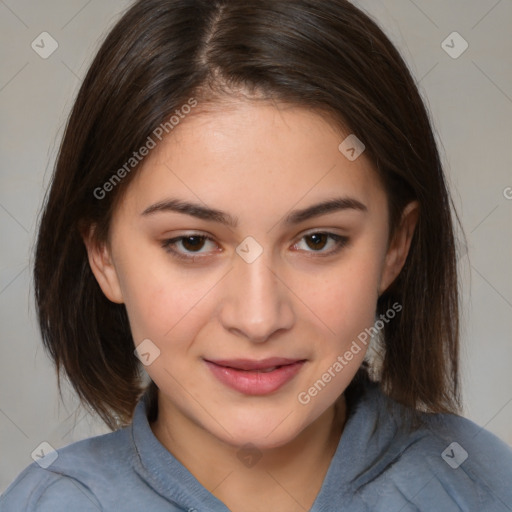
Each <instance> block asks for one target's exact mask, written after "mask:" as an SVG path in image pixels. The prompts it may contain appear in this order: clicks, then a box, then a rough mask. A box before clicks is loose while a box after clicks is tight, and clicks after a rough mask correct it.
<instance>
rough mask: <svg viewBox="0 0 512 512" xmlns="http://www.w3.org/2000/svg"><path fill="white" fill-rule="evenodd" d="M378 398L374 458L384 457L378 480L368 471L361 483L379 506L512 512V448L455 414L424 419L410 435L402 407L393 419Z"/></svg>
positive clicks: (379, 463)
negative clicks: (387, 502)
mask: <svg viewBox="0 0 512 512" xmlns="http://www.w3.org/2000/svg"><path fill="white" fill-rule="evenodd" d="M379 393H380V392H377V391H375V390H374V391H373V394H374V397H373V398H372V400H371V402H373V404H374V406H375V400H377V401H378V402H379V405H381V406H380V407H379V406H377V407H376V418H375V419H376V422H377V424H378V425H379V428H378V429H377V430H381V433H380V434H376V435H377V437H378V441H377V442H376V445H378V449H376V450H375V452H374V453H375V454H377V453H378V454H379V457H380V459H379V461H378V462H377V463H376V464H375V465H376V466H379V470H378V475H376V473H375V472H373V473H372V472H371V471H370V472H367V474H366V476H365V478H362V479H361V480H360V483H361V484H362V485H363V487H368V488H371V489H372V491H371V492H370V493H369V495H371V496H373V498H371V500H372V501H374V502H375V504H376V503H377V501H376V500H377V498H376V497H377V496H378V500H379V503H380V504H382V503H383V502H385V500H386V497H389V499H390V500H396V499H397V496H400V500H402V501H403V502H404V503H406V504H408V505H406V508H405V510H408V508H407V506H409V507H411V505H414V506H416V507H417V508H418V509H419V510H431V509H432V507H433V508H435V509H438V510H486V511H489V512H491V511H507V510H508V511H510V510H512V485H511V483H512V448H511V447H510V446H508V445H507V444H506V443H504V442H503V441H502V440H501V439H499V438H498V437H497V436H495V435H494V434H492V433H491V432H489V431H487V430H485V429H484V428H482V427H480V426H478V425H477V424H476V423H474V422H472V421H471V420H468V419H466V418H463V417H461V416H458V415H454V414H424V415H423V425H422V426H421V427H420V428H417V429H415V430H406V429H404V428H403V427H402V425H401V423H400V420H399V419H398V418H399V417H400V410H401V409H402V406H400V405H398V404H396V403H394V405H393V408H394V409H393V410H394V414H393V419H390V417H389V416H386V414H387V413H388V409H386V408H385V407H382V403H383V402H385V401H386V399H385V398H384V397H382V396H380V397H379V396H377V395H378V394H379ZM382 429H384V430H385V431H386V432H387V433H386V434H385V435H383V434H382ZM384 453H385V455H383V454H384ZM375 491H378V492H377V493H376V492H375ZM376 509H378V510H381V509H380V508H376Z"/></svg>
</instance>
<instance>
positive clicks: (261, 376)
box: [205, 357, 306, 395]
mask: <svg viewBox="0 0 512 512" xmlns="http://www.w3.org/2000/svg"><path fill="white" fill-rule="evenodd" d="M305 362H306V360H305V359H289V358H282V357H271V358H268V359H262V360H259V361H255V360H250V359H229V360H228V359H222V360H205V363H206V365H207V366H208V368H209V369H210V371H211V372H212V374H213V375H214V376H215V377H216V378H217V379H218V380H219V381H220V382H221V383H222V384H224V385H226V386H228V387H229V388H231V389H235V390H236V391H238V392H240V393H243V394H246V395H265V394H268V393H272V392H274V391H277V390H278V389H279V388H281V387H282V386H284V384H286V383H287V382H289V381H290V380H291V379H292V378H293V377H294V376H295V375H296V374H297V373H298V372H299V371H300V370H301V368H302V366H303V365H304V363H305Z"/></svg>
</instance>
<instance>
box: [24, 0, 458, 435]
mask: <svg viewBox="0 0 512 512" xmlns="http://www.w3.org/2000/svg"><path fill="white" fill-rule="evenodd" d="M237 90H238V91H239V90H243V91H246V93H247V94H248V95H249V96H250V95H254V97H256V96H258V97H260V98H261V97H263V98H268V99H270V100H272V101H274V100H275V101H277V102H280V101H281V102H286V103H290V104H293V105H297V106H302V107H305V108H310V109H313V110H315V111H318V112H323V113H325V114H326V115H328V116H329V117H330V118H332V119H334V120H336V121H337V122H338V123H339V126H340V127H348V128H349V130H350V133H353V134H355V135H356V136H357V137H358V138H359V139H360V140H361V141H363V142H364V144H365V146H366V150H365V155H366V156H367V157H368V158H369V159H370V161H371V162H372V164H373V167H374V168H375V171H376V172H377V173H378V175H379V177H380V178H381V180H382V182H383V184H384V186H385V188H386V192H387V197H388V204H389V221H390V236H391V235H392V233H393V230H394V229H395V228H396V226H397V223H398V222H399V219H400V214H401V212H402V210H403V208H404V206H405V205H406V204H407V203H408V202H410V201H412V200H417V201H418V202H419V205H420V215H419V220H418V224H417V227H416V231H415V233H414V236H413V239H412V244H411V248H410V252H409V255H408V257H407V260H406V263H405V266H404V268H403V269H402V271H401V273H400V275H399V276H398V278H397V279H396V280H395V282H394V283H393V284H392V286H391V287H390V288H389V289H388V290H386V291H385V292H384V294H383V295H381V297H380V298H379V300H378V303H377V315H379V314H383V313H385V312H386V311H387V310H389V309H390V308H391V307H392V305H393V304H395V303H396V302H398V303H399V304H401V305H402V306H403V310H402V311H401V313H400V314H399V315H398V316H397V318H396V319H394V320H393V321H390V322H388V323H386V325H385V326H384V329H383V340H384V348H385V353H384V360H383V365H382V369H381V373H380V382H381V384H382V387H383V389H384V390H386V392H387V393H388V394H389V395H390V396H391V397H393V398H395V399H396V400H398V401H399V402H401V403H403V404H405V405H406V406H408V407H409V408H410V409H411V410H413V411H416V410H427V411H430V412H456V411H457V410H458V408H459V407H460V397H459V375H458V350H459V349H458V336H459V334H458V332H459V325H458V322H459V320H458V290H457V273H456V254H455V244H454V233H453V222H454V219H455V218H456V217H455V218H454V219H452V204H451V200H450V197H449V194H448V191H447V187H446V183H445V178H444V175H443V170H442V166H441V162H440V158H439V154H438V150H437V147H436V142H435V138H434V135H433V132H432V128H431V126H430V122H429V117H428V114H427V111H426V109H425V106H424V104H423V101H422V99H421V97H420V94H419V92H418V89H417V86H416V84H415V81H414V79H413V78H412V76H411V74H410V72H409V70H408V68H407V66H406V64H405V63H404V61H403V59H402V58H401V56H400V54H399V52H398V51H397V50H396V49H395V47H394V46H393V44H392V43H391V42H390V41H389V39H388V38H387V37H386V35H385V34H384V33H383V31H382V30H381V29H380V28H379V27H378V26H377V25H376V23H375V22H374V21H372V19H371V18H370V17H369V16H368V15H366V14H365V13H363V12H362V11H361V10H359V9H357V8H356V7H354V6H353V5H352V4H351V3H349V2H348V1H346V0H329V1H326V0H293V1H290V0H251V1H250V2H240V0H143V1H138V2H136V3H135V4H134V5H133V6H132V7H131V8H130V9H129V10H128V11H127V12H126V13H125V14H124V16H123V17H122V18H121V19H120V20H119V21H118V22H117V24H116V25H115V26H114V28H113V29H112V30H111V31H110V33H109V34H108V36H107V38H106V40H105V41H104V42H103V44H102V46H101V47H100V49H99V52H98V54H97V55H96V57H95V59H94V61H93V63H92V65H91V66H90V69H89V71H88V73H87V76H86V77H85V80H84V82H83V84H82V86H81V88H80V91H79V93H78V96H77V98H76V101H75V103H74V106H73V109H72V112H71V115H70V117H69V121H68V124H67V127H66V131H65V134H64V137H63V140H62V144H61V147H60V151H59V155H58V158H57V162H56V167H55V171H54V175H53V180H52V183H51V187H50V189H49V192H48V195H47V198H46V203H45V206H44V211H43V214H42V218H41V223H40V228H39V235H38V240H37V247H36V255H35V268H34V278H35V293H36V302H37V312H38V319H39V323H40V328H41V333H42V339H43V343H44V345H45V347H46V349H47V351H48V352H49V354H50V355H51V357H52V359H53V360H54V362H55V364H56V367H57V374H58V377H59V378H58V383H59V389H60V388H61V381H60V377H61V372H62V370H64V372H65V374H66V375H67V377H68V378H69V380H70V382H71V384H72V385H73V387H74V389H75V390H76V392H77V393H78V395H79V397H80V399H81V401H82V403H83V404H84V405H85V406H87V407H88V408H89V409H90V410H92V411H95V412H96V413H98V414H99V416H100V417H101V418H102V419H103V420H104V421H105V422H106V424H107V425H108V426H109V427H110V428H112V429H115V428H117V427H119V426H122V425H126V424H128V423H129V422H130V420H131V417H132V414H133V410H134V407H135V404H136V402H137V400H138V399H139V398H140V395H141V394H142V393H143V392H144V391H145V389H146V388H145V386H144V385H143V381H142V379H141V376H142V372H141V366H140V363H139V361H138V359H137V358H136V357H135V355H134V343H133V340H132V336H131V332H130V327H129V323H128V318H127V313H126V309H125V306H124V305H123V304H115V303H112V302H110V301H109V300H108V299H107V298H106V297H105V296H104V294H103V293H102V291H101V289H100V287H99V285H98V283H97V282H96V280H95V278H94V275H93V274H92V271H91V269H90V266H89V263H88V259H87V253H86V249H85V246H84V243H83V240H82V237H81V233H82V232H83V230H84V229H87V228H88V227H90V226H94V227H95V231H94V233H95V235H94V236H95V238H96V240H97V242H99V243H101V242H104V241H106V240H107V239H108V234H109V223H110V219H111V215H112V212H113V210H114V208H115V206H116V204H117V203H118V202H119V200H120V199H121V198H122V194H123V191H124V190H125V189H126V187H127V186H128V185H129V183H130V181H131V179H132V178H133V176H134V175H135V173H136V171H137V166H134V168H133V170H131V171H130V172H127V173H124V174H125V175H123V179H122V180H120V181H119V183H116V185H115V186H114V187H112V190H110V191H109V192H108V193H107V194H105V195H104V197H102V198H98V197H97V196H98V194H97V193H96V194H95V190H97V189H98V187H102V186H103V184H104V183H106V182H107V181H108V180H109V179H111V177H112V175H113V174H114V173H115V172H116V170H118V169H120V168H122V167H123V165H125V164H126V162H127V161H128V160H129V159H130V157H131V156H132V155H133V152H134V151H136V150H138V149H139V148H141V147H142V146H144V144H146V142H147V138H148V136H150V135H151V134H152V133H153V132H154V130H155V129H156V128H157V127H158V126H159V125H161V123H163V122H166V121H167V120H168V119H169V116H171V115H172V114H173V113H174V112H175V111H176V109H179V108H180V107H181V106H182V105H184V104H185V103H187V101H188V100H189V99H190V98H191V97H194V98H195V99H196V100H197V101H198V102H199V104H201V103H203V104H204V103H207V102H215V98H222V97H225V96H228V97H229V96H230V95H232V94H234V92H233V91H237ZM191 115H193V114H191ZM340 142H341V139H340ZM366 372H367V367H366V366H365V365H363V366H362V367H361V368H360V370H359V372H358V375H357V377H356V378H355V379H354V381H353V382H352V383H351V385H350V386H349V389H348V390H347V391H350V389H351V386H354V385H356V383H357V382H359V381H360V380H361V378H364V377H365V375H366ZM151 389H152V392H153V394H154V393H155V390H156V387H155V385H154V383H151Z"/></svg>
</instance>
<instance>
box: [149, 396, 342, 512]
mask: <svg viewBox="0 0 512 512" xmlns="http://www.w3.org/2000/svg"><path fill="white" fill-rule="evenodd" d="M158 395H159V396H158V411H159V413H158V416H157V419H156V421H155V422H154V423H152V424H151V429H152V431H153V433H154V434H155V436H156V437H157V439H158V440H159V441H160V442H161V443H162V444H163V445H164V446H165V447H166V448H167V450H169V451H170V452H171V453H172V454H173V455H174V457H175V458H176V459H178V460H179V461H180V462H181V463H182V464H183V465H184V466H185V467H186V468H187V469H188V470H189V471H190V472H191V473H192V474H193V475H194V477H195V478H196V479H197V480H198V481H199V482H200V483H201V485H202V486H203V487H205V488H206V489H208V490H209V491H210V492H211V493H212V494H213V495H215V496H216V497H217V498H218V499H220V500H221V501H222V502H224V503H225V504H226V506H228V508H229V509H230V510H231V511H233V512H237V511H238V510H247V508H248V507H249V508H250V509H251V510H254V511H257V510H259V509H258V506H259V505H260V506H261V510H268V507H266V505H268V503H272V504H273V505H274V504H275V505H276V506H277V504H279V506H278V507H277V509H279V510H287V511H290V512H292V511H294V510H300V511H302V512H303V511H304V510H309V508H310V507H311V505H312V504H313V502H314V500H315V498H316V496H317V494H318V492H319V490H320V488H321V486H322V483H323V480H324V478H325V475H326V473H327V470H328V469H329V465H330V462H331V459H332V457H333V455H334V453H335V451H336V448H337V446H338V443H339V440H340V437H341V433H342V430H343V427H344V425H345V420H346V402H345V398H344V396H343V395H341V396H340V398H339V399H338V400H337V401H336V403H335V404H333V405H332V406H331V407H329V408H328V409H327V410H326V411H325V412H324V413H323V414H322V415H320V416H319V417H318V418H317V419H316V420H315V421H314V422H313V423H311V424H310V425H308V426H307V427H306V428H305V429H304V430H303V431H302V432H300V434H299V435H297V436H296V437H295V438H294V439H293V440H292V441H290V442H289V443H287V444H286V445H282V446H279V447H276V448H272V449H268V450H264V451H259V450H256V449H255V450H251V449H250V448H242V449H240V447H234V446H232V445H229V444H226V443H224V442H223V441H221V440H219V439H218V438H216V437H214V436H213V435H211V434H210V433H209V432H207V431H206V430H204V429H203V428H202V427H201V426H199V425H198V424H196V423H194V422H192V421H190V420H189V419H188V418H186V417H184V416H183V415H182V414H181V413H180V412H179V411H178V410H176V409H175V408H173V407H172V404H170V403H169V401H165V400H163V399H162V394H161V393H160V392H159V393H158ZM198 446H200V447H201V449H200V450H198V449H197V447H198ZM274 508H276V507H274Z"/></svg>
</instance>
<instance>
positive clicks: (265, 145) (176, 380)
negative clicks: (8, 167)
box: [84, 100, 418, 511]
mask: <svg viewBox="0 0 512 512" xmlns="http://www.w3.org/2000/svg"><path fill="white" fill-rule="evenodd" d="M347 135H348V134H340V133H339V130H337V129H335V128H334V126H333V124H332V123H329V122H328V121H326V120H325V118H323V117H321V116H320V115H319V114H316V113H314V112H312V111H309V110H306V109H303V108H298V107H290V106H286V107H285V106H284V105H279V106H276V105H274V104H270V103H262V102H255V101H248V100H233V101H232V102H231V103H229V104H223V105H222V108H218V109H210V110H209V111H205V112H199V111H198V113H194V114H191V115H189V116H188V117H187V118H186V119H185V120H184V121H182V122H181V124H180V125H178V126H177V127H176V128H175V129H174V130H173V132H171V133H170V135H169V136H168V137H167V138H166V139H164V140H163V142H162V143H160V144H159V145H158V147H157V148H156V149H154V150H153V151H152V152H151V153H150V155H149V156H148V157H147V158H146V159H145V161H144V164H143V166H142V168H141V169H139V171H137V175H136V176H135V177H134V179H133V181H132V182H131V183H130V185H129V186H128V188H127V190H126V192H125V194H124V196H123V198H122V200H121V201H120V203H119V205H118V207H117V209H116V211H115V212H114V215H113V218H112V223H111V230H110V235H109V240H108V243H106V244H97V243H95V242H94V238H93V236H92V231H91V234H90V235H89V236H87V237H85V240H84V241H85V243H86V246H87V250H88V254H89V261H90V265H91V268H92V270H93V272H94V274H95V276H96V279H97V281H98V283H99V285H100V286H101V288H102V290H103V292H104V293H105V295H106V296H107V297H108V298H109V299H110V300H111V301H113V302H117V303H124V304H125V305H126V308H127V312H128V316H129V320H130V326H131V330H132V334H133V339H134V341H135V345H138V344H139V343H141V341H142V340H144V339H148V338H149V339H150V340H151V342H152V343H153V344H154V345H155V346H157V347H158V349H159V350H160V355H159V356H158V357H157V358H156V359H155V360H154V361H153V362H152V363H151V364H150V365H149V366H146V367H145V369H146V371H147V372H148V373H149V375H150V377H151V378H152V379H153V381H154V382H155V383H156V384H157V386H158V388H159V398H158V409H159V414H158V419H157V420H156V421H155V422H154V423H153V424H152V425H151V428H152V430H153V432H154V434H155V436H156V437H157V438H158V439H159V440H160V442H161V443H162V444H163V445H164V446H165V447H166V448H167V449H168V450H169V451H170V452H171V453H173V455H174V456H175V457H176V458H177V459H178V460H180V461H181V463H182V464H183V465H184V466H186V467H187V468H188V469H189V471H190V472H191V473H192V474H193V475H194V476H195V477H196V478H197V479H198V480H199V482H200V483H201V484H202V485H203V486H205V487H206V488H207V489H208V490H210V492H212V493H213V494H214V495H215V496H217V497H218V498H219V499H220V500H222V501H223V502H224V503H225V504H226V505H227V506H228V507H229V508H230V510H233V511H243V510H247V509H248V506H250V510H251V511H259V510H261V511H263V510H265V511H266V510H268V509H269V508H268V507H269V506H270V505H271V506H272V507H273V509H276V510H288V511H294V510H302V511H303V510H309V508H310V507H311V505H312V504H313V502H314V499H315V497H316V495H317V493H318V491H319V490H320V487H321V485H322V481H323V479H324V477H325V473H326V472H327V470H328V467H329V464H330V461H331V458H332V456H333V454H334V452H335V450H336V447H337V444H338V442H339V439H340V436H341V433H342V430H343V426H344V422H345V415H346V408H345V401H344V397H343V392H344V390H345V389H346V387H347V386H348V384H349V383H350V381H351V379H352V378H353V376H354V375H355V373H356V371H357V369H358V367H359V366H360V364H361V362H362V360H363V357H364V355H365V350H361V351H360V352H359V353H358V354H357V355H355V356H354V358H353V359H352V360H351V361H350V362H349V364H348V365H347V366H346V367H344V369H343V371H341V372H339V373H337V374H336V377H335V378H333V379H332V380H331V381H330V382H329V383H328V385H326V386H325V388H324V389H323V390H322V391H320V392H319V393H318V394H317V396H315V397H313V398H312V399H311V401H310V402H309V403H308V404H306V405H304V404H301V403H300V402H299V401H298V399H297V396H298V394H299V393H300V392H303V391H307V390H308V388H310V387H311V386H312V384H313V383H314V382H316V381H317V380H318V379H319V378H321V376H322V374H323V373H325V372H326V371H327V369H328V368H329V367H331V366H332V365H333V363H334V362H335V361H336V359H337V357H338V356H339V355H342V354H344V353H345V352H346V350H348V348H349V347H350V345H351V343H352V341H353V340H355V339H356V338H357V336H358V334H359V333H361V332H362V331H363V330H364V329H365V328H368V327H370V326H372V325H373V323H374V320H375V311H376V302H377V298H378V296H379V295H380V294H381V293H382V292H383V291H384V290H385V289H386V288H388V287H389V285H390V284H391V283H392V282H393V280H394V279H395V278H396V277H397V275H398V274H399V272H400V270H401V268H402V266H403V264H404V262H405V259H406V256H407V253H408V250H409V246H410V241H411V237H412V234H413V231H414V228H415V225H416V222H417V216H418V205H417V203H416V202H414V203H410V204H409V205H408V206H407V207H406V209H405V210H404V215H403V218H402V223H401V224H400V227H399V229H398V230H397V231H396V234H395V237H394V238H393V239H392V240H391V242H390V243H389V244H388V234H389V226H388V217H387V197H386V194H385V191H384V189H383V187H382V185H381V183H380V180H379V179H378V177H377V175H376V173H375V172H374V170H373V168H372V166H371V164H370V161H369V160H368V159H367V158H366V157H365V154H364V153H363V154H362V155H361V156H360V157H359V158H357V159H356V160H355V161H349V160H348V159H347V158H346V157H345V156H344V155H343V154H342V153H341V152H340V151H339V150H338V145H339V144H340V143H341V141H342V140H343V139H344V138H345V137H346V136H347ZM341 196H343V197H350V198H354V199H357V200H358V201H360V202H361V203H363V204H364V205H365V206H366V208H367V211H359V210H355V209H346V210H340V211H335V212H331V213H328V214H325V215H322V216H318V217H315V218H311V219H309V220H306V221H304V222H302V223H300V224H297V225H293V226H287V225H285V223H284V218H285V216H286V215H288V214H289V213H290V212H291V211H293V210H297V209H303V208H306V207H308V206H310V205H313V204H316V203H319V202H321V201H324V200H328V199H332V198H334V197H341ZM169 198H178V199H181V200H187V201H193V202H197V203H199V204H201V205H203V206H208V207H210V208H216V209H219V210H224V211H226V212H227V213H229V214H230V215H231V216H233V217H235V218H236V219H237V220H238V225H237V227H227V226H224V225H221V224H219V223H217V222H213V221H210V220H202V219H198V218H195V217H192V216H189V215H186V214H183V213H176V212H170V211H159V212H155V213H153V214H151V215H141V213H142V212H143V211H144V210H145V209H147V208H148V207H149V206H151V205H154V204H155V203H158V202H160V201H164V200H167V199H169ZM326 231H327V232H330V233H334V234H337V235H342V236H345V237H347V238H348V243H347V244H346V245H345V246H344V247H342V248H341V249H340V250H339V251H338V252H336V253H334V254H330V255H329V254H328V253H329V252H331V253H332V252H333V251H334V250H335V248H336V242H335V240H333V239H330V238H325V239H323V240H324V241H323V243H320V244H319V245H317V246H315V245H314V243H312V241H311V235H312V234H313V233H319V232H320V233H321V232H326ZM191 233H192V234H198V235H206V236H209V237H211V238H212V239H213V241H208V240H206V241H204V243H203V244H202V245H201V244H199V245H198V246H196V249H194V246H191V244H186V243H180V242H178V243H177V244H175V245H174V246H173V247H174V249H175V250H176V251H178V252H180V253H181V254H184V255H190V256H194V250H195V251H196V252H197V251H198V254H195V256H196V258H195V261H192V260H189V262H188V263H187V262H185V261H183V260H180V259H177V258H175V257H173V255H172V253H171V252H169V251H168V250H166V249H165V248H163V247H162V243H163V241H165V240H167V239H171V238H174V237H178V236H185V235H190V234H191ZM305 235H309V237H306V236H305ZM247 236H251V237H253V238H254V239H255V240H256V241H257V242H258V244H259V245H260V246H261V247H262V249H263V253H262V254H261V255H260V256H259V257H258V258H257V259H256V260H255V261H253V262H252V263H247V262H246V261H245V260H244V259H242V258H241V257H240V256H239V255H238V254H237V253H236V248H237V246H238V245H239V244H240V243H241V242H242V241H243V240H244V239H245V238H246V237H247ZM199 240H201V239H199ZM196 242H197V239H196ZM322 254H327V256H322ZM272 356H280V357H290V358H294V359H306V360H307V361H306V363H305V364H304V365H303V367H302V369H301V370H300V372H299V373H298V374H297V375H296V376H295V377H294V378H293V379H292V380H291V381H289V382H288V383H286V384H285V385H284V386H283V387H282V388H280V389H279V390H278V391H276V392H273V393H271V394H269V395H263V396H248V395H245V394H243V393H240V392H238V391H235V390H233V389H231V388H228V387H226V386H225V385H224V384H222V383H221V382H219V381H218V380H217V379H216V378H215V377H214V376H213V375H212V373H211V371H210V370H209V368H207V367H206V364H205V362H204V360H203V359H204V358H206V359H232V358H248V359H256V360H260V359H264V358H267V357H272ZM246 443H252V445H254V446H255V447H256V450H257V453H258V454H259V455H261V458H260V459H259V461H258V462H257V463H256V464H255V465H254V466H252V467H247V466H245V465H244V464H243V463H242V462H241V460H240V459H239V458H238V457H237V454H240V451H239V450H240V447H243V446H244V445H245V444H246ZM197 447H200V449H198V448H197ZM348 463H349V461H348ZM290 468H293V470H291V469H290Z"/></svg>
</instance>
